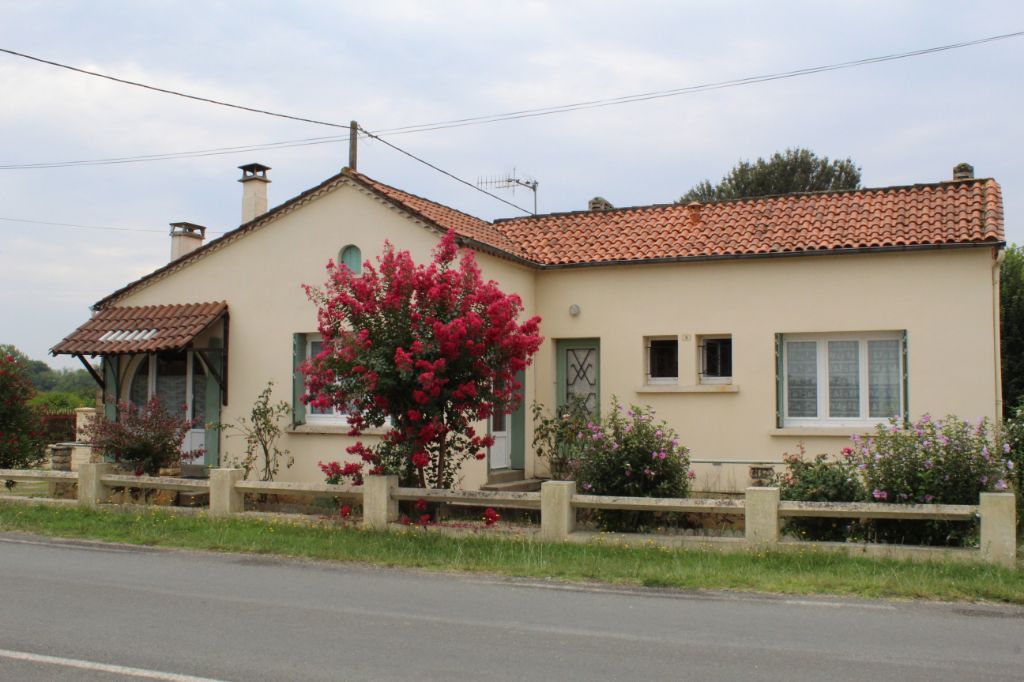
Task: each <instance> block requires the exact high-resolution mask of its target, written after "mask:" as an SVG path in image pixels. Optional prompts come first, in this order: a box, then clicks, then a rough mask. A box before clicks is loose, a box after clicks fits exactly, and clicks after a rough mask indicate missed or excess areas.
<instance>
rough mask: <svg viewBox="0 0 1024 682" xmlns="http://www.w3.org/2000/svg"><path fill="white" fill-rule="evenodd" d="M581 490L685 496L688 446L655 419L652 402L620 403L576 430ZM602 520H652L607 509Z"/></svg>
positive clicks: (626, 523)
mask: <svg viewBox="0 0 1024 682" xmlns="http://www.w3.org/2000/svg"><path fill="white" fill-rule="evenodd" d="M576 439H577V443H578V445H579V451H578V452H579V464H578V468H577V470H576V474H577V477H576V481H577V487H578V490H579V491H580V492H581V493H585V494H593V495H621V496H628V497H686V495H687V493H688V492H689V488H690V486H689V480H690V478H691V477H692V476H693V474H692V473H691V472H690V459H689V450H687V449H686V448H685V447H683V446H682V445H680V444H679V439H678V437H677V436H676V434H675V432H674V431H673V430H672V429H670V428H669V427H668V426H667V425H666V424H665V422H658V423H655V421H654V411H653V410H652V409H651V408H649V407H638V406H636V405H632V406H630V407H629V408H626V407H625V406H623V405H621V404H617V401H616V399H615V398H614V397H613V398H612V408H611V410H609V414H608V416H606V417H604V418H603V419H601V418H597V417H594V418H593V419H592V420H590V421H588V422H587V424H585V425H584V428H582V429H580V430H579V431H578V432H577V433H576ZM597 518H598V521H599V522H600V524H601V525H602V526H603V527H605V528H607V529H610V530H640V529H641V528H643V527H645V526H649V525H651V521H652V520H653V518H654V515H653V513H651V512H621V511H602V512H600V513H598V514H597Z"/></svg>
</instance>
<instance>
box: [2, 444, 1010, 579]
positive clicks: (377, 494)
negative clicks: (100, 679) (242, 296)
mask: <svg viewBox="0 0 1024 682" xmlns="http://www.w3.org/2000/svg"><path fill="white" fill-rule="evenodd" d="M0 481H48V482H51V483H53V482H65V483H66V482H69V481H73V482H74V481H77V483H78V503H79V504H80V505H84V506H89V507H96V506H99V505H102V504H105V503H106V502H107V501H108V500H109V499H110V497H111V493H112V491H113V489H114V488H141V489H147V488H148V489H154V490H171V491H179V492H209V497H210V502H209V505H210V506H209V514H210V516H214V517H223V516H230V515H233V514H239V513H242V512H243V511H244V498H245V494H246V493H250V494H284V495H314V496H330V497H336V498H342V499H352V500H356V501H358V502H359V503H361V506H362V509H363V519H362V522H363V525H364V526H366V527H368V528H373V529H379V530H387V529H389V528H391V527H393V526H394V525H395V524H397V522H398V514H399V511H398V503H399V502H400V501H417V500H425V501H427V502H437V503H444V504H451V505H465V506H478V507H479V506H493V507H499V508H505V509H508V508H511V509H527V510H540V520H541V525H540V534H539V537H540V539H541V540H545V541H552V542H588V541H592V540H595V539H597V538H599V537H600V539H601V540H602V541H604V540H605V539H606V538H605V536H603V535H602V536H599V535H598V534H595V533H593V532H585V531H580V530H577V528H576V512H577V510H579V509H600V510H623V511H655V512H676V513H684V514H725V515H741V514H742V515H743V518H744V531H743V533H744V535H743V537H742V538H738V537H737V538H727V537H711V536H699V537H674V536H656V535H636V534H622V535H617V536H616V537H617V538H619V539H620V540H622V541H626V542H632V543H637V542H641V543H644V544H650V543H656V544H662V545H672V546H679V545H696V546H700V547H702V548H706V549H714V550H721V551H735V550H750V549H756V550H778V551H791V550H794V549H798V550H800V551H804V550H806V549H807V548H809V547H810V548H814V549H820V550H822V551H835V552H843V553H846V554H849V555H854V556H873V557H893V558H943V559H952V560H956V561H980V562H985V563H991V564H997V565H1000V566H1006V567H1010V568H1012V567H1014V566H1016V560H1017V525H1016V521H1017V514H1016V500H1015V497H1014V495H1013V494H1012V493H982V494H981V497H980V500H979V504H977V505H943V504H915V505H899V504H872V503H861V502H842V503H833V502H783V501H781V500H780V499H779V489H778V488H763V487H752V488H747V490H746V494H745V495H744V497H743V498H742V499H700V498H696V499H689V498H645V497H618V496H610V495H581V494H578V493H577V492H576V483H575V482H573V481H547V482H545V483H544V484H543V485H542V486H541V491H540V492H539V493H535V492H499V491H458V490H437V489H427V490H424V489H422V488H402V487H399V486H398V477H397V476H367V477H366V479H365V481H364V484H363V485H362V486H358V487H354V486H349V485H332V484H328V483H284V482H261V481H244V480H242V471H241V470H240V469H212V470H211V471H210V478H209V480H205V479H186V478H167V477H155V476H128V475H122V474H114V473H111V469H110V464H107V463H83V464H82V465H81V466H80V467H79V470H78V471H77V472H71V471H45V470H23V469H0ZM5 499H11V498H10V496H6V497H5ZM787 517H801V518H856V519H903V520H919V521H920V520H934V521H950V520H952V521H969V520H972V519H974V518H980V521H981V540H980V547H979V548H978V549H956V548H936V547H920V546H913V545H879V544H871V543H853V542H846V543H843V542H809V541H802V540H794V539H789V538H783V537H782V536H781V532H780V530H781V528H782V525H783V520H784V519H785V518H787Z"/></svg>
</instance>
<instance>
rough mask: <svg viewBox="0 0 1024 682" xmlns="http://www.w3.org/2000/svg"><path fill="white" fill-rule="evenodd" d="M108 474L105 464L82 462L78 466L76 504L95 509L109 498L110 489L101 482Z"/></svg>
mask: <svg viewBox="0 0 1024 682" xmlns="http://www.w3.org/2000/svg"><path fill="white" fill-rule="evenodd" d="M109 473H110V464H109V463H107V462H83V463H81V464H79V465H78V503H79V504H80V505H82V506H84V507H96V506H97V505H99V504H101V503H103V502H104V501H106V500H107V498H109V497H110V488H108V487H107V486H106V485H104V483H103V481H102V480H101V479H102V478H103V476H105V475H106V474H109Z"/></svg>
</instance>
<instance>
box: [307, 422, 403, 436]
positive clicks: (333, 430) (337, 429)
mask: <svg viewBox="0 0 1024 682" xmlns="http://www.w3.org/2000/svg"><path fill="white" fill-rule="evenodd" d="M351 430H352V427H351V426H348V425H347V424H316V423H313V424H309V423H307V424H299V425H298V426H293V427H291V428H289V429H288V433H293V434H295V435H297V436H302V435H307V436H347V435H348V432H349V431H351ZM387 432H388V429H387V428H383V427H381V428H371V429H363V431H362V433H361V434H360V435H362V436H383V435H384V434H386V433H387Z"/></svg>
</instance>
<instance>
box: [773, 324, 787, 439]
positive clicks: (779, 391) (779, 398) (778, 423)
mask: <svg viewBox="0 0 1024 682" xmlns="http://www.w3.org/2000/svg"><path fill="white" fill-rule="evenodd" d="M782 372H783V369H782V334H776V335H775V428H777V429H781V428H782V423H783V400H785V396H784V395H783V381H782Z"/></svg>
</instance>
